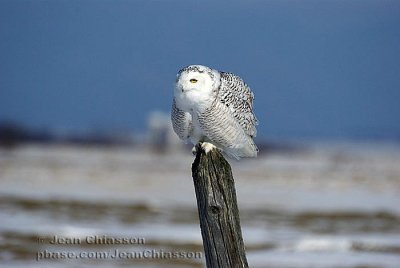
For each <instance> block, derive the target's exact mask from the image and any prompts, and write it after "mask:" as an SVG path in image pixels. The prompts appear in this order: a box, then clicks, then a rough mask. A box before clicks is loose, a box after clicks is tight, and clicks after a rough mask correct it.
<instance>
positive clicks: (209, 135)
mask: <svg viewBox="0 0 400 268" xmlns="http://www.w3.org/2000/svg"><path fill="white" fill-rule="evenodd" d="M253 99H254V94H253V92H251V90H250V88H249V87H248V86H247V85H246V83H244V81H243V80H242V79H241V78H240V77H239V76H236V75H234V74H232V73H226V72H220V71H217V70H214V69H211V68H209V67H206V66H202V65H190V66H188V67H185V68H183V69H182V70H180V71H179V72H178V74H177V78H176V83H175V89H174V99H173V102H172V112H171V119H172V125H173V128H174V131H175V133H176V134H177V135H178V136H179V138H181V139H182V140H184V141H185V142H188V141H190V142H192V143H193V144H194V145H196V144H197V143H198V142H201V143H202V147H203V148H204V149H205V151H206V152H208V151H209V150H211V149H212V148H214V147H217V148H219V149H220V150H221V151H222V152H223V153H225V154H226V155H228V156H230V157H234V158H236V159H240V158H241V157H256V156H257V152H258V149H257V146H256V145H255V143H254V141H253V138H254V137H255V136H256V125H257V119H256V117H255V115H254V113H253ZM194 149H195V147H194Z"/></svg>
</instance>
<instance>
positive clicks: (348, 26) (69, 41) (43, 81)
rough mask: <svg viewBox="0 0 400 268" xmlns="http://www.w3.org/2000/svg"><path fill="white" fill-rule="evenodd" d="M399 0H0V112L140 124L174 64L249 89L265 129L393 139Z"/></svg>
mask: <svg viewBox="0 0 400 268" xmlns="http://www.w3.org/2000/svg"><path fill="white" fill-rule="evenodd" d="M399 14H400V2H399V1H385V0H382V1H358V0H357V1H356V0H351V1H339V0H338V1H333V0H328V1H261V0H259V1H257V0H251V1H218V2H217V1H184V0H180V1H174V0H171V1H167V0H138V1H133V0H132V1H129V0H124V1H120V0H116V1H111V0H109V1H102V0H100V1H94V0H80V1H77V0H75V1H67V0H65V1H60V0H53V1H45V0H42V1H19V0H17V1H6V0H0V122H2V121H15V122H18V123H20V124H23V125H27V126H30V127H34V128H43V127H45V128H47V127H48V128H64V129H88V128H98V129H109V130H112V129H128V130H135V131H143V130H145V128H146V120H147V116H148V114H149V113H150V112H152V111H155V110H159V111H165V112H169V109H170V103H171V99H172V90H173V89H172V87H173V83H174V80H175V75H176V73H177V71H178V70H179V69H180V68H182V67H184V66H186V65H189V64H203V65H208V66H210V67H213V68H216V69H219V70H223V71H230V72H233V73H236V74H238V75H240V76H241V77H242V78H243V79H244V80H245V81H246V82H247V83H248V84H249V85H250V87H251V88H252V89H253V91H254V93H255V96H256V100H255V111H256V114H257V116H258V119H259V121H260V127H259V136H260V137H261V138H399V137H400V105H399V103H400V16H399Z"/></svg>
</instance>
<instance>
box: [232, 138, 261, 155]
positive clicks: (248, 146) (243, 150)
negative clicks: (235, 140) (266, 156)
mask: <svg viewBox="0 0 400 268" xmlns="http://www.w3.org/2000/svg"><path fill="white" fill-rule="evenodd" d="M224 153H225V154H226V155H227V156H229V157H231V158H235V159H236V160H239V159H240V158H243V157H257V154H258V148H257V145H256V144H255V143H254V141H253V139H252V138H250V137H248V139H246V142H245V143H244V144H241V145H240V146H237V147H236V148H226V149H225V150H224Z"/></svg>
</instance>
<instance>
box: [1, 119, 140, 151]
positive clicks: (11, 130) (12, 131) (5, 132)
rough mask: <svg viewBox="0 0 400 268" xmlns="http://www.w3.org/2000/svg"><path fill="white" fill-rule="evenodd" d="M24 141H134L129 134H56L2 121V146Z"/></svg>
mask: <svg viewBox="0 0 400 268" xmlns="http://www.w3.org/2000/svg"><path fill="white" fill-rule="evenodd" d="M22 143H72V144H81V145H122V144H132V143H134V141H133V139H132V138H128V134H127V135H121V133H118V134H115V135H114V134H109V133H104V132H95V131H90V132H87V133H67V134H66V133H64V134H62V135H60V134H56V133H55V132H52V131H51V130H48V129H40V130H38V129H31V128H28V127H26V126H23V125H21V124H17V123H14V122H3V123H0V146H2V147H14V146H17V145H19V144H22Z"/></svg>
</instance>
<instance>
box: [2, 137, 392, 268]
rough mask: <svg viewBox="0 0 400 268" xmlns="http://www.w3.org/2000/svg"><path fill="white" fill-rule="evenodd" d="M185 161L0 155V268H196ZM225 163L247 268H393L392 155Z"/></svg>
mask: <svg viewBox="0 0 400 268" xmlns="http://www.w3.org/2000/svg"><path fill="white" fill-rule="evenodd" d="M192 162H193V156H192V155H191V153H190V150H186V149H182V150H176V151H168V152H166V153H164V154H157V153H155V152H152V151H151V150H147V149H139V148H135V147H133V148H121V147H75V146H60V145H58V146H56V145H52V146H44V145H26V146H21V147H16V148H15V149H12V150H6V149H0V248H1V251H0V266H1V267H28V266H29V267H95V266H97V267H120V266H131V267H132V266H133V267H204V255H201V254H202V241H201V235H200V228H199V224H198V218H197V208H196V200H195V194H194V188H193V182H192V178H191V171H190V168H191V164H192ZM230 163H231V165H232V170H233V175H234V178H235V183H236V191H237V197H238V203H239V209H240V217H241V223H242V229H243V235H244V240H245V245H246V249H247V257H248V261H249V265H250V267H399V265H400V147H399V146H398V145H390V144H385V145H378V144H349V143H341V144H323V143H321V144H309V145H307V146H303V147H302V149H301V150H295V151H282V152H279V151H276V152H275V151H274V152H271V153H266V154H264V155H261V156H260V157H259V158H258V159H256V160H245V161H241V162H235V161H234V160H230ZM54 236H57V237H58V238H59V239H60V240H59V241H58V243H50V241H51V240H53V238H54ZM96 237H97V238H103V240H107V239H108V240H107V241H108V243H101V241H103V240H101V239H100V240H101V241H100V240H98V241H97V242H93V239H95V238H96ZM119 239H125V241H126V240H129V241H128V243H122V242H121V243H122V244H121V243H118V244H117V242H116V241H123V240H119ZM99 241H100V242H99ZM110 241H114V242H113V243H111V242H110ZM78 242H80V243H78ZM116 251H118V252H119V253H118V254H119V255H118V256H114V257H113V255H115V254H116ZM99 252H100V253H101V252H103V253H105V254H106V255H107V254H108V255H107V256H103V255H101V256H100V255H99V256H95V255H93V254H95V253H99ZM121 252H122V254H120V253H121ZM199 252H200V255H201V256H200V257H199V254H197V253H199ZM134 253H137V255H136V256H134V255H133V254H134ZM172 253H176V254H179V256H176V255H175V257H171V256H172V255H171V254H172ZM63 254H64V257H62V256H63ZM68 254H69V255H68ZM163 254H164V255H163ZM168 254H170V255H168ZM196 254H197V255H196ZM146 256H147V257H146ZM163 256H164V257H163Z"/></svg>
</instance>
